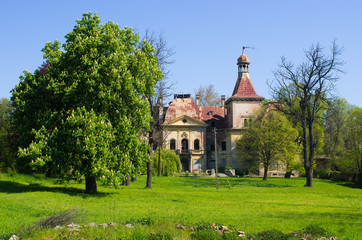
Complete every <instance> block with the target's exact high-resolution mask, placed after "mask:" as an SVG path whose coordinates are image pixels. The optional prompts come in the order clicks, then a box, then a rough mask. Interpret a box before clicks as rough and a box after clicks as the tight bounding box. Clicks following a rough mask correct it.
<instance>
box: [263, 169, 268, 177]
mask: <svg viewBox="0 0 362 240" xmlns="http://www.w3.org/2000/svg"><path fill="white" fill-rule="evenodd" d="M267 177H268V166H267V165H264V176H263V181H265V180H266V179H267Z"/></svg>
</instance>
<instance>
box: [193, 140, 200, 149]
mask: <svg viewBox="0 0 362 240" xmlns="http://www.w3.org/2000/svg"><path fill="white" fill-rule="evenodd" d="M194 150H200V141H199V139H196V140H195V141H194Z"/></svg>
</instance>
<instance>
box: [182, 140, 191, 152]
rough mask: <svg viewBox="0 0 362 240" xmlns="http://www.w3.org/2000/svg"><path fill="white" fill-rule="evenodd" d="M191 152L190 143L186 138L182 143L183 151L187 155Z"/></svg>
mask: <svg viewBox="0 0 362 240" xmlns="http://www.w3.org/2000/svg"><path fill="white" fill-rule="evenodd" d="M188 150H189V141H187V139H186V138H184V139H182V141H181V151H182V152H184V153H186V152H188Z"/></svg>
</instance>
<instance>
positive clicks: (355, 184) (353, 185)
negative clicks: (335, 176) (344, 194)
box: [331, 181, 361, 188]
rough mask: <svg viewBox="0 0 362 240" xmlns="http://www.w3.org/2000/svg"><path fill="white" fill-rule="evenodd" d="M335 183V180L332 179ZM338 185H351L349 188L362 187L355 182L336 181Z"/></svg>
mask: <svg viewBox="0 0 362 240" xmlns="http://www.w3.org/2000/svg"><path fill="white" fill-rule="evenodd" d="M331 182H332V183H333V181H331ZM336 183H337V185H340V186H343V187H349V188H361V186H360V185H358V183H353V182H336Z"/></svg>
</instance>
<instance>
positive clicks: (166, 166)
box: [152, 148, 181, 176]
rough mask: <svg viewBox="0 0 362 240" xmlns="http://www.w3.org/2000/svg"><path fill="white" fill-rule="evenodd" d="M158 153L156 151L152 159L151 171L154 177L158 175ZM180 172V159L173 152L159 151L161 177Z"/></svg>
mask: <svg viewBox="0 0 362 240" xmlns="http://www.w3.org/2000/svg"><path fill="white" fill-rule="evenodd" d="M158 152H159V151H158V150H156V151H155V153H154V154H153V157H152V170H153V174H154V175H156V176H157V173H158V155H159V154H158ZM180 171H181V163H180V158H179V157H178V156H177V155H176V153H175V151H172V150H170V149H166V148H163V149H162V150H161V174H162V175H163V176H172V174H173V173H174V172H180Z"/></svg>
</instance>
